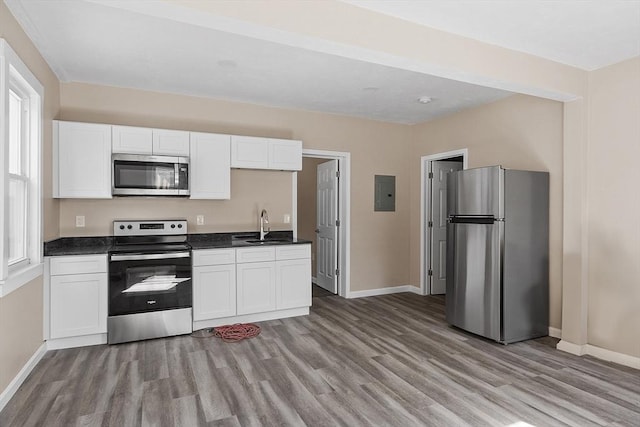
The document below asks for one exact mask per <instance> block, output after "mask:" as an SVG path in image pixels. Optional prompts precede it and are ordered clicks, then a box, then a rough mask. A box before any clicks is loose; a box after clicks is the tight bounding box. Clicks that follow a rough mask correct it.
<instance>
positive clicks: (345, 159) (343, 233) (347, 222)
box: [293, 148, 351, 298]
mask: <svg viewBox="0 0 640 427" xmlns="http://www.w3.org/2000/svg"><path fill="white" fill-rule="evenodd" d="M302 157H311V158H316V159H329V160H337V161H338V170H339V171H340V179H339V181H338V182H339V183H338V185H339V190H338V209H339V211H338V216H339V217H340V227H339V228H338V240H339V242H338V258H339V259H338V265H339V267H338V268H339V270H340V275H339V276H338V295H340V296H342V297H345V298H349V297H348V295H349V293H350V290H351V153H349V152H347V151H330V150H314V149H310V148H303V149H302ZM297 204H298V192H297V188H296V191H294V192H293V206H296V207H297ZM293 211H294V212H293V213H294V216H293V223H294V226H295V228H294V229H295V230H296V234H297V224H298V218H297V214H298V212H297V210H296V209H293Z"/></svg>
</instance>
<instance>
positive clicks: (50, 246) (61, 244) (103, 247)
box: [44, 231, 311, 256]
mask: <svg viewBox="0 0 640 427" xmlns="http://www.w3.org/2000/svg"><path fill="white" fill-rule="evenodd" d="M258 238H259V234H258V233H257V232H254V233H251V232H243V233H199V234H189V235H188V236H187V242H188V243H189V244H190V245H191V247H192V248H193V249H194V250H198V249H220V248H247V247H256V246H277V245H297V244H309V243H311V241H309V240H304V239H294V238H293V232H292V231H272V232H270V233H269V234H268V235H267V237H266V238H265V240H264V243H262V242H250V241H251V240H256V241H257V240H258ZM112 246H113V237H112V236H105V237H61V238H59V239H55V240H51V241H49V242H45V243H44V256H64V255H96V254H107V253H108V252H109V250H110V249H111V247H112Z"/></svg>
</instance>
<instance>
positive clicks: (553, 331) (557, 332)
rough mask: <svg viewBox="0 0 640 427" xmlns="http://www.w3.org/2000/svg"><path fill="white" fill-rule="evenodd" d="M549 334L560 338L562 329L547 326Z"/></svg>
mask: <svg viewBox="0 0 640 427" xmlns="http://www.w3.org/2000/svg"><path fill="white" fill-rule="evenodd" d="M549 336H550V337H553V338H562V329H558V328H553V327H551V326H549Z"/></svg>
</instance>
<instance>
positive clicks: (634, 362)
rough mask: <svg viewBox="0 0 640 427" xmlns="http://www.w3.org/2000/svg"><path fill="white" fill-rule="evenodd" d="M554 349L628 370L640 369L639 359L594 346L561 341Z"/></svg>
mask: <svg viewBox="0 0 640 427" xmlns="http://www.w3.org/2000/svg"><path fill="white" fill-rule="evenodd" d="M556 348H557V349H558V350H561V351H565V352H567V353H571V354H574V355H576V356H586V355H588V356H593V357H595V358H597V359H601V360H606V361H607V362H614V363H617V364H619V365H624V366H628V367H630V368H635V369H640V357H635V356H631V355H628V354H624V353H618V352H616V351H612V350H607V349H606V348H602V347H596V346H595V345H591V344H584V345H578V344H573V343H571V342H568V341H564V340H561V341H560V342H559V343H558V345H557V346H556Z"/></svg>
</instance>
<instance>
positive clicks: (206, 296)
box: [192, 252, 236, 321]
mask: <svg viewBox="0 0 640 427" xmlns="http://www.w3.org/2000/svg"><path fill="white" fill-rule="evenodd" d="M194 253H195V252H194ZM192 277H193V320H194V321H200V320H207V319H216V318H219V317H229V316H235V315H236V265H235V264H227V265H206V266H201V267H195V266H194V267H193V275H192Z"/></svg>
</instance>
